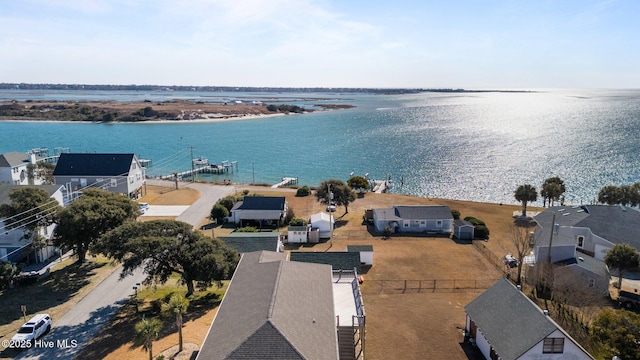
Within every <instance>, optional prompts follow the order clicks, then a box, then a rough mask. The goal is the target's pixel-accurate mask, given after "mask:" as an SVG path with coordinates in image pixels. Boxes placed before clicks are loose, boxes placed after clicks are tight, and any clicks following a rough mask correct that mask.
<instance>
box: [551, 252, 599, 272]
mask: <svg viewBox="0 0 640 360" xmlns="http://www.w3.org/2000/svg"><path fill="white" fill-rule="evenodd" d="M556 264H558V265H574V264H575V265H577V266H579V267H581V268H583V269H585V270H588V271H590V272H592V273H594V274H597V275H599V276H602V277H603V278H608V277H609V271H608V270H607V265H606V264H605V263H604V261H600V260H598V259H596V258H594V257H592V256H589V255H586V254H580V255H579V256H578V258H571V259H567V260H564V261H559V262H557V263H556Z"/></svg>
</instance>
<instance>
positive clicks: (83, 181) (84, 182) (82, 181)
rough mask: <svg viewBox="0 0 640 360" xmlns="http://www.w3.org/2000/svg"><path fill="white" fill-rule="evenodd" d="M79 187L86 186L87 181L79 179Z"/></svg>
mask: <svg viewBox="0 0 640 360" xmlns="http://www.w3.org/2000/svg"><path fill="white" fill-rule="evenodd" d="M80 186H82V187H85V186H87V179H80Z"/></svg>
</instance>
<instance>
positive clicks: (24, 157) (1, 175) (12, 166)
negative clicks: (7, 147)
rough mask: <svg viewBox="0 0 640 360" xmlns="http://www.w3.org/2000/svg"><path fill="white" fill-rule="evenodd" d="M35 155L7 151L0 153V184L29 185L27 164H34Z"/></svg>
mask: <svg viewBox="0 0 640 360" xmlns="http://www.w3.org/2000/svg"><path fill="white" fill-rule="evenodd" d="M35 162H36V159H35V155H32V156H30V155H28V154H26V153H21V152H16V151H14V152H9V153H5V154H1V155H0V184H8V185H29V177H28V174H29V171H28V170H27V167H28V166H29V164H32V163H33V164H35Z"/></svg>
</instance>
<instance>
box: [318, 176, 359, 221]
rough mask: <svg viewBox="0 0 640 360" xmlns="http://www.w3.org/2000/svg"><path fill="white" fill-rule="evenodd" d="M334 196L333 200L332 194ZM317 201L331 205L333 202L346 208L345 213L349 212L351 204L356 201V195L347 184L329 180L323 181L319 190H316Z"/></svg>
mask: <svg viewBox="0 0 640 360" xmlns="http://www.w3.org/2000/svg"><path fill="white" fill-rule="evenodd" d="M329 191H331V194H333V198H332V199H331V196H330V193H329ZM316 199H317V200H318V201H319V202H320V203H321V204H327V205H328V204H329V203H331V202H333V203H335V204H336V205H339V206H344V212H345V213H348V212H349V204H351V203H352V202H354V201H355V200H356V194H355V193H354V192H353V190H351V188H350V187H349V185H347V184H345V183H344V182H343V181H342V180H338V179H329V180H325V181H323V182H322V183H321V184H320V186H319V187H318V190H316Z"/></svg>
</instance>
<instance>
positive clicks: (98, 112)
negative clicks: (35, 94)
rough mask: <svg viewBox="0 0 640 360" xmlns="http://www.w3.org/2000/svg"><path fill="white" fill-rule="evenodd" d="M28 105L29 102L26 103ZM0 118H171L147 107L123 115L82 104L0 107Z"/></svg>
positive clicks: (137, 119)
mask: <svg viewBox="0 0 640 360" xmlns="http://www.w3.org/2000/svg"><path fill="white" fill-rule="evenodd" d="M26 103H29V101H26ZM0 116H5V117H20V118H27V119H34V120H58V121H91V122H113V121H123V122H134V121H144V120H148V119H155V118H166V117H173V115H172V114H170V113H166V112H159V111H156V110H154V109H153V108H152V107H150V106H147V107H144V108H142V109H138V110H136V111H134V112H132V113H123V112H118V111H113V110H109V109H104V108H99V107H94V106H87V105H83V104H74V105H68V104H42V105H31V106H24V105H22V104H20V103H18V102H15V101H14V102H12V103H10V104H4V105H0Z"/></svg>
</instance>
